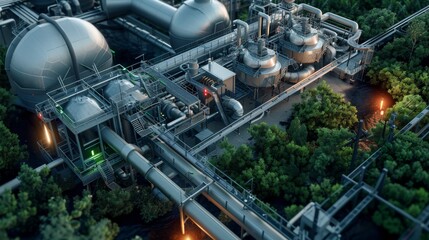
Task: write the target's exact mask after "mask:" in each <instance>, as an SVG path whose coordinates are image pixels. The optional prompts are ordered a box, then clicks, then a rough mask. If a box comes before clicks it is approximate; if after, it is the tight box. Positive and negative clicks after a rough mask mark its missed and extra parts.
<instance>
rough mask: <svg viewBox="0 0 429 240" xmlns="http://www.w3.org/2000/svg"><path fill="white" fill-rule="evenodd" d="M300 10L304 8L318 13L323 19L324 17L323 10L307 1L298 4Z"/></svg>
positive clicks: (318, 16) (317, 15)
mask: <svg viewBox="0 0 429 240" xmlns="http://www.w3.org/2000/svg"><path fill="white" fill-rule="evenodd" d="M299 10H304V11H307V12H311V13H314V14H315V15H316V17H317V18H319V19H321V18H322V10H320V9H318V8H315V7H313V6H310V5H308V4H305V3H301V4H299V5H298V11H299Z"/></svg>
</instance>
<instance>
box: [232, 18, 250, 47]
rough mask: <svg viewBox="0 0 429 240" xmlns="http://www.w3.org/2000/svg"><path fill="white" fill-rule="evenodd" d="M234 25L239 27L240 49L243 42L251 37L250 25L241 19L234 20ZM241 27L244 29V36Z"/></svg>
mask: <svg viewBox="0 0 429 240" xmlns="http://www.w3.org/2000/svg"><path fill="white" fill-rule="evenodd" d="M233 23H234V24H235V25H236V26H237V42H238V46H239V47H240V46H241V44H242V43H243V42H246V41H247V38H248V36H249V24H247V22H245V21H242V20H240V19H236V20H234V21H233ZM240 27H242V28H243V29H244V34H243V33H242V32H241V28H240ZM239 39H240V40H239Z"/></svg>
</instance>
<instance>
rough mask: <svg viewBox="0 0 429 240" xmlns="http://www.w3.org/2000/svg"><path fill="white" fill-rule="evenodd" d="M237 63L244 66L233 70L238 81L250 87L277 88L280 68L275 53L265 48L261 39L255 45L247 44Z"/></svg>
mask: <svg viewBox="0 0 429 240" xmlns="http://www.w3.org/2000/svg"><path fill="white" fill-rule="evenodd" d="M239 62H240V63H238V64H242V65H243V66H244V68H243V67H238V68H236V69H235V70H236V73H237V79H238V80H239V81H241V82H243V83H245V84H246V85H249V86H252V87H272V86H277V83H278V82H279V80H280V78H281V69H282V66H281V64H280V62H279V61H278V59H277V54H276V52H275V51H274V50H272V49H269V48H266V47H265V41H264V40H263V39H260V40H259V41H258V42H257V43H249V44H248V46H247V49H242V50H241V52H240V54H239Z"/></svg>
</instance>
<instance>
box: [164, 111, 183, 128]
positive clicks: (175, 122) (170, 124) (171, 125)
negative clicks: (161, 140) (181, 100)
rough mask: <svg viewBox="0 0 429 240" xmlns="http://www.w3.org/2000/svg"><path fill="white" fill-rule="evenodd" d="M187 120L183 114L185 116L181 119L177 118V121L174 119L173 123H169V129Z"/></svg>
mask: <svg viewBox="0 0 429 240" xmlns="http://www.w3.org/2000/svg"><path fill="white" fill-rule="evenodd" d="M185 119H186V115H185V114H183V116H181V117H179V118H176V119H174V120H173V121H171V122H169V123H167V128H171V127H173V126H174V125H176V124H178V123H179V122H181V121H183V120H185Z"/></svg>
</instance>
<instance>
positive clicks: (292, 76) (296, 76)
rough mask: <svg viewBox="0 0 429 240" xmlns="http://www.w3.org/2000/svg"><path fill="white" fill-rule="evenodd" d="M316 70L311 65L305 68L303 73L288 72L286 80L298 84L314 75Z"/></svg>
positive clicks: (285, 75) (285, 76)
mask: <svg viewBox="0 0 429 240" xmlns="http://www.w3.org/2000/svg"><path fill="white" fill-rule="evenodd" d="M314 71H315V68H314V67H313V65H309V66H307V67H305V68H303V69H302V70H301V71H298V72H287V73H285V74H284V80H286V81H289V82H292V83H297V82H299V81H301V80H302V79H304V78H306V77H308V76H310V75H311V74H312V73H314Z"/></svg>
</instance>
